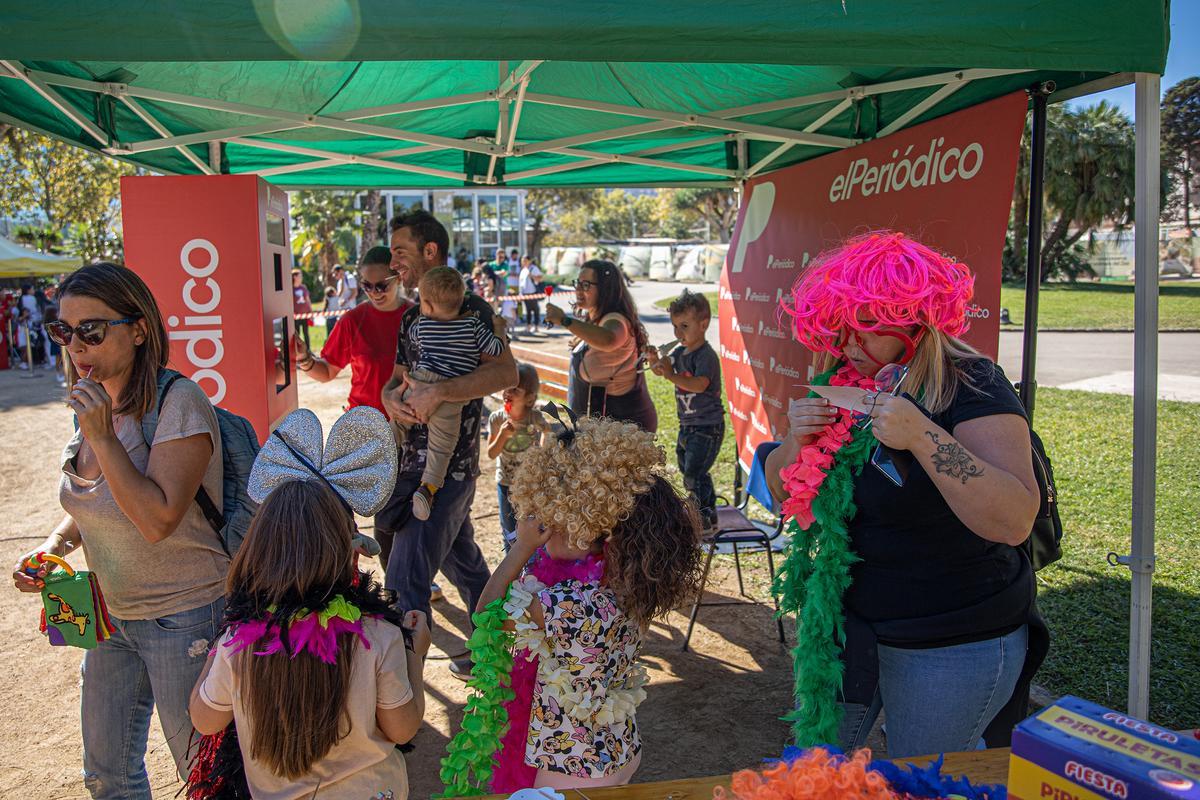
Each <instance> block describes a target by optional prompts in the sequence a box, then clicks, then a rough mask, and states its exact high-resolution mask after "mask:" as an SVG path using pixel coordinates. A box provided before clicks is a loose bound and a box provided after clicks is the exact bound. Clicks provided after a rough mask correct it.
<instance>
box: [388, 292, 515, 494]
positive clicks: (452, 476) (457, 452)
mask: <svg viewBox="0 0 1200 800" xmlns="http://www.w3.org/2000/svg"><path fill="white" fill-rule="evenodd" d="M459 313H462V314H470V315H471V316H475V317H478V318H479V319H480V321H481V322H483V323H484V324H485V325H486V326H487V327H488V329H489V330H490V329H491V327H492V319H493V317H494V316H495V314H494V313H492V307H491V306H490V305H488V304H487V303H486V302H484V301H483V299H481V298H480V297H479V296H477V295H474V294H471V293H469V292H468V293H467V295H466V297H464V298H463V304H462V310H461V311H460V312H459ZM420 318H421V308H420V306H413V307H412V308H410V309H409V310H408V311H407V312H406V313H405V314H404V318H403V319H402V320H401V321H400V341H399V343H398V344H397V347H396V363H397V364H401V365H403V366H404V367H407V368H408V369H412V365H413V364H415V363H416V361H417V358H418V357H419V355H420V353H419V352H418V349H417V345H416V343H415V342H413V341H411V339H410V337H409V335H408V331H409V328H411V327H412V326H413V325H414V324H415V323H416V321H417V320H418V319H420ZM482 414H483V400H482V398H481V399H477V400H472V401H471V402H469V403H467V404H466V405H464V406H463V410H462V428H461V429H460V430H459V434H458V444H456V445H455V446H454V453H453V454H452V455H451V456H450V466H449V467H448V468H447V469H446V478H447V479H449V480H456V481H458V480H464V479H466V478H475V477H478V476H479V431H480V417H481V416H482ZM428 438H429V428H428V427H426V426H425V425H413V426H412V427H410V428H409V429H408V433H407V435H405V437H404V439H403V440H402V441H401V442H400V472H401V473H402V474H403V473H421V472H424V471H425V449H426V447H427V442H428Z"/></svg>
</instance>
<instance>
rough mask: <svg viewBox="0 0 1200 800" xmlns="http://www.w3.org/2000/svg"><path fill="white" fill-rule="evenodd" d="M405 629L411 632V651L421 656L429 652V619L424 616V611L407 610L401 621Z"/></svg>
mask: <svg viewBox="0 0 1200 800" xmlns="http://www.w3.org/2000/svg"><path fill="white" fill-rule="evenodd" d="M402 624H403V626H404V628H405V630H407V631H409V632H410V633H412V644H413V652H414V653H416V654H417V655H419V656H420V657H421V658H424V657H425V654H426V653H428V652H429V644H430V642H431V640H432V638H431V636H430V633H429V621H428V620H427V619H426V618H425V612H424V611H409V612H407V613H406V614H405V615H404V622H403V623H402Z"/></svg>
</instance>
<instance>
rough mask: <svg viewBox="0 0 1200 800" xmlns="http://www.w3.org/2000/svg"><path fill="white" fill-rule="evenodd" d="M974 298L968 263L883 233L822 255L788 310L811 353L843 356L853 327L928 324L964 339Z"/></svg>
mask: <svg viewBox="0 0 1200 800" xmlns="http://www.w3.org/2000/svg"><path fill="white" fill-rule="evenodd" d="M974 292H975V278H974V276H972V275H971V271H970V270H969V269H968V268H967V266H966V265H965V264H960V263H959V262H957V261H955V260H954V259H953V258H950V257H949V256H945V255H942V254H941V253H938V252H937V251H935V250H933V249H931V248H929V247H926V246H925V245H923V244H921V243H920V242H918V241H917V240H916V239H910V238H908V237H906V236H905V235H904V234H903V233H896V232H895V231H887V230H884V231H875V232H874V233H867V234H863V235H861V236H855V237H854V238H852V239H849V240H847V241H846V242H844V243H843V244H842V245H841V246H840V247H838V248H836V249H833V250H827V251H826V252H824V253H822V254H821V255H819V256H817V258H816V260H815V261H814V262H813V263H812V264H811V265H809V267H808V268H807V269H806V270H805V271H804V274H802V275H801V276H800V278H799V279H798V280H797V281H796V285H795V286H793V287H792V295H791V297H790V298H785V299H784V301H783V304H782V310H783V312H784V313H787V314H789V315H790V316H791V317H792V324H793V327H794V328H795V332H796V338H797V339H798V340H799V341H800V342H801V343H802V344H803V345H804V346H805V347H807V348H809V349H810V350H813V351H818V352H819V351H823V352H827V353H832V354H834V355H836V356H839V357H840V356H841V355H842V352H841V345H842V342H843V336H844V334H845V332H846V331H848V330H850V329H851V328H853V329H856V330H860V331H874V330H878V329H879V328H881V327H885V326H908V325H921V326H923V327H928V328H934V329H936V330H939V331H941V332H943V333H945V334H948V335H950V336H960V335H961V334H962V333H964V332H965V331H966V330H967V326H968V322H967V316H966V310H967V303H968V302H970V300H971V297H972V295H973V294H974ZM860 317H862V318H865V319H866V320H867V322H864V321H863V320H862V319H860Z"/></svg>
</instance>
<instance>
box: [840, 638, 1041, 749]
mask: <svg viewBox="0 0 1200 800" xmlns="http://www.w3.org/2000/svg"><path fill="white" fill-rule="evenodd" d="M1028 644H1029V626H1027V625H1022V626H1021V627H1020V628H1018V629H1017V630H1015V631H1013V632H1012V633H1009V634H1006V635H1004V636H1001V637H999V638H997V639H987V640H985V641H982V642H970V643H968V644H958V645H951V646H949V647H932V648H928V649H924V650H914V649H903V648H899V647H888V646H886V645H883V644H881V645H879V688H878V689H877V690H876V692H875V698H874V699H873V700H872V701H871V703H870V705H861V704H858V703H842V710H843V712H844V716H843V718H842V725H841V729H840V730H839V731H838V739H839V741H840V744H841V746H842V747H843V748H845V749H852V748H857V747H861V746H862V745H863V743H864V742H865V741H866V739H867V734H869V733H870V732H871V727H872V726H873V725H874V724H875V720H876V718H877V717H878V716H879V711H880V709H881V708H882V709H883V710H884V712H885V713H886V715H887V750H888V758H909V757H911V756H918V755H924V754H926V753H946V752H951V751H958V750H975V749H978V748H980V747H982V746H983V742H982V739H981V737H982V736H983V731H984V729H985V728H986V727H987V726H988V723H990V722H991V721H992V718H993V717H995V716H996V714H998V713H999V712H1000V709H1001V708H1003V707H1004V705H1005V704H1006V703H1007V702H1008V700H1009V698H1010V697H1012V693H1013V689H1014V688H1015V687H1016V684H1017V678H1018V677H1019V676H1020V674H1021V667H1022V666H1023V665H1024V663H1025V652H1026V650H1027V649H1028Z"/></svg>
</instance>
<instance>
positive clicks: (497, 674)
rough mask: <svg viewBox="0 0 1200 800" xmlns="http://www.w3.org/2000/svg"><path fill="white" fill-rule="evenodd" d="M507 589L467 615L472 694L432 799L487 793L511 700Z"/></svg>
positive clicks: (447, 753) (511, 662) (449, 748)
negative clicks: (470, 624) (439, 787)
mask: <svg viewBox="0 0 1200 800" xmlns="http://www.w3.org/2000/svg"><path fill="white" fill-rule="evenodd" d="M507 599H508V593H507V592H505V593H504V597H499V598H497V599H495V600H493V601H492V602H490V603H488V604H487V605H486V606H485V607H484V609H483V610H482V611H480V612H478V613H476V614H475V615H473V616H472V617H471V620H472V621H473V622H474V623H475V632H474V633H472V634H471V638H470V639H469V640H467V649H468V650H470V651H471V661H472V663H473V664H474V667H473V668H472V670H471V680H470V681H469V682H468V683H467V686H468V687H470V688H472V689H474V690H475V694H473V695H472V696H470V697H468V698H467V707H466V711H465V713H464V714H463V721H462V729H461V730H459V732H458V733H457V734H455V736H454V738H453V739H452V740H451V741H450V744H449V745H448V746H447V747H446V757H445V758H443V759H442V769H441V773H440V777H441V779H442V784H443V785H444V786H445V790H444V791H443V792H442V793H441V794H440V795H437V797H440V798H446V797H467V796H471V795H483V794H489V793H490V790H489V788H488V787H489V785H490V784H491V782H492V769H493V767H494V765H495V759H496V751H497V750H499V749H500V739H501V737H503V736H504V733H505V731H506V729H507V728H508V712H507V711H505V709H504V704H505V703H506V702H508V701H509V700H511V699H512V698H513V691H512V689H511V688H509V686H510V683H511V680H512V679H511V674H512V666H513V655H512V649H513V640H514V636H513V634H512V633H510V632H509V631H506V630H504V623H505V622H506V621H507V620H508V612H507V611H505V610H504V603H505V601H506V600H507Z"/></svg>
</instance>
